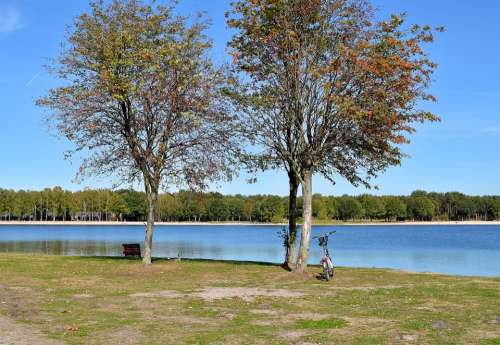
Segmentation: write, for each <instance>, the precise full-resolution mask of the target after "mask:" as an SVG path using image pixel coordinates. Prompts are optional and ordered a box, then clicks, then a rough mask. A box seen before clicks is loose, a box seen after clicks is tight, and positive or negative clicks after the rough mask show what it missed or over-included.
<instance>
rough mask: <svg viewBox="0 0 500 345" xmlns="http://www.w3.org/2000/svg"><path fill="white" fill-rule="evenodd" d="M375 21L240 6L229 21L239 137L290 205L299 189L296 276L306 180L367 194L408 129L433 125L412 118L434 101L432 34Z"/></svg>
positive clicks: (356, 3)
mask: <svg viewBox="0 0 500 345" xmlns="http://www.w3.org/2000/svg"><path fill="white" fill-rule="evenodd" d="M373 13H374V12H373V10H372V7H371V6H370V4H369V2H368V1H367V0H252V1H246V0H241V1H235V2H234V3H233V7H232V10H231V11H230V12H229V13H228V15H227V16H228V17H229V18H228V23H229V26H230V27H231V28H234V29H236V34H235V35H234V37H233V38H232V40H231V41H230V43H229V46H230V48H231V49H232V54H233V56H234V63H233V65H234V67H235V70H236V71H237V72H239V73H240V74H241V75H242V77H241V78H239V81H238V82H235V85H236V86H237V88H235V89H236V90H235V92H234V93H233V96H234V100H235V102H236V104H237V105H238V110H240V112H241V113H242V119H243V120H244V121H242V124H243V129H244V131H245V133H246V134H247V137H248V138H249V139H250V140H251V141H252V142H254V143H256V144H257V146H258V147H260V148H262V150H261V152H259V153H257V154H256V156H257V157H258V158H260V159H261V161H263V162H264V163H267V165H266V164H262V167H264V168H269V167H271V168H274V167H277V166H281V167H284V168H285V169H286V170H287V173H288V175H289V178H290V186H291V188H290V202H292V200H293V199H294V193H296V189H294V188H292V186H294V187H295V186H297V185H298V183H296V182H295V180H294V179H297V181H298V182H300V184H301V185H302V195H303V224H302V229H301V231H302V233H301V243H300V252H299V255H298V258H297V268H298V269H299V270H301V271H304V270H305V269H306V267H307V259H308V255H309V245H310V238H311V214H312V210H311V201H312V177H313V175H314V174H316V173H319V174H321V175H323V176H324V177H326V178H327V179H328V180H330V181H332V182H333V181H334V179H335V178H336V176H337V175H340V176H343V177H344V178H346V179H347V180H348V181H349V182H351V183H352V184H354V185H360V184H362V185H365V186H367V187H369V186H370V185H371V182H370V181H371V179H372V178H373V177H375V176H377V174H379V173H380V172H382V171H384V170H385V169H386V168H387V167H388V166H390V165H394V164H399V163H400V160H401V158H402V156H403V154H402V152H401V151H400V147H401V144H403V143H406V142H408V134H411V133H413V132H414V128H413V123H415V122H423V121H427V120H429V121H435V120H437V117H436V116H435V115H433V114H431V113H429V112H427V111H422V110H419V109H417V108H416V104H417V103H418V101H421V100H424V101H425V100H434V97H433V96H432V95H430V94H428V93H427V91H426V89H427V87H428V85H429V82H430V78H431V75H432V72H433V71H434V69H435V64H434V63H432V62H431V61H430V60H429V58H428V56H427V54H426V52H425V51H424V49H423V45H424V44H425V43H428V42H432V41H433V33H434V29H432V28H430V27H428V26H424V27H420V26H412V27H410V28H406V27H405V25H404V16H400V15H393V16H391V17H390V19H388V20H385V21H381V22H376V21H375V19H374V15H373ZM290 214H291V216H290V217H291V218H292V217H293V216H294V214H293V213H292V212H290ZM292 223H293V221H292V220H290V224H292ZM290 230H291V231H292V230H293V229H292V227H290ZM290 238H291V239H292V238H294V234H293V233H291V234H290ZM290 245H292V244H290Z"/></svg>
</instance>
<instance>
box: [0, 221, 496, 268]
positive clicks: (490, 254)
mask: <svg viewBox="0 0 500 345" xmlns="http://www.w3.org/2000/svg"><path fill="white" fill-rule="evenodd" d="M143 229H144V227H143V226H51V225H44V226H28V225H26V226H25V225H22V226H11V225H3V226H0V252H24V253H46V254H57V255H99V256H103V255H111V256H114V255H121V244H122V243H131V242H132V243H141V242H142V240H143ZM278 230H280V227H279V226H243V225H242V226H215V225H210V226H207V225H200V226H157V227H156V229H155V234H154V244H153V245H154V248H153V255H154V256H157V257H174V256H177V255H178V254H180V255H181V256H182V257H187V258H205V259H225V260H251V261H266V262H282V261H283V253H284V250H283V247H282V245H281V239H280V238H279V237H278V235H277V231H278ZM331 230H337V233H336V234H335V235H334V236H332V237H331V241H330V250H331V252H332V254H333V259H334V262H335V263H336V265H338V266H351V267H386V268H396V269H405V270H411V271H418V272H439V273H447V274H460V275H481V276H500V226H495V225H491V226H456V225H450V226H431V225H430V226H334V227H332V226H321V227H315V228H314V229H313V232H314V233H320V232H325V231H331ZM321 255H322V254H321V248H320V247H319V246H318V245H317V243H316V242H313V243H312V246H311V260H310V262H311V263H318V262H319V259H320V257H321Z"/></svg>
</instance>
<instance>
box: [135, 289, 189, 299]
mask: <svg viewBox="0 0 500 345" xmlns="http://www.w3.org/2000/svg"><path fill="white" fill-rule="evenodd" d="M184 296H186V294H183V293H181V292H178V291H174V290H163V291H153V292H140V293H134V294H132V295H130V297H157V298H182V297H184Z"/></svg>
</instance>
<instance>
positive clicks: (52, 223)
mask: <svg viewBox="0 0 500 345" xmlns="http://www.w3.org/2000/svg"><path fill="white" fill-rule="evenodd" d="M145 224H146V222H106V221H89V222H84V221H0V227H1V226H5V225H19V226H21V225H39V226H63V225H64V226H66V225H67V226H144V225H145ZM155 225H159V226H287V225H288V224H287V223H252V222H155ZM432 225H500V221H435V222H353V223H314V222H313V226H432Z"/></svg>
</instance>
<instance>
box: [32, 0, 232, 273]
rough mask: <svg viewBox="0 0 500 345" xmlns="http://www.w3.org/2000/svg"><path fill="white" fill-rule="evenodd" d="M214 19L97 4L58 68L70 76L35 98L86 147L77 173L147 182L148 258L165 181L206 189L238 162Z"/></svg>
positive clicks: (130, 4) (167, 9)
mask: <svg viewBox="0 0 500 345" xmlns="http://www.w3.org/2000/svg"><path fill="white" fill-rule="evenodd" d="M206 28H207V22H206V21H204V20H202V18H198V19H196V20H195V22H194V23H192V24H188V22H187V19H186V18H184V17H182V16H176V15H174V9H173V7H172V6H154V7H153V6H152V5H150V4H148V3H143V2H142V1H140V0H126V1H119V0H113V1H111V2H110V3H109V4H105V3H104V2H103V1H96V2H91V11H90V12H89V13H84V14H82V15H81V16H79V17H78V18H76V20H75V21H74V24H73V25H72V26H71V27H70V28H69V33H68V37H67V39H66V42H65V45H64V48H63V51H62V52H61V55H60V56H59V58H58V60H57V63H55V64H54V66H52V67H53V70H54V72H55V74H56V76H57V77H58V78H59V79H61V80H62V81H63V82H64V84H65V85H64V86H61V87H58V88H54V89H52V90H50V91H49V93H48V95H47V96H46V97H44V98H42V99H40V100H39V101H38V104H39V105H40V106H43V107H46V108H48V109H49V110H51V116H49V120H50V121H51V123H54V124H55V126H56V128H57V131H58V132H59V133H60V134H61V135H62V136H64V137H66V138H67V139H68V140H70V141H71V142H73V143H74V145H75V148H74V150H72V151H70V152H69V154H70V155H75V154H77V153H82V155H83V157H84V160H83V164H82V165H81V168H80V175H86V174H105V175H111V176H114V177H117V179H118V181H119V182H123V181H125V182H133V181H140V182H141V183H143V184H144V187H145V191H146V197H147V200H148V205H149V206H148V226H147V231H146V240H145V242H146V250H145V255H144V262H145V263H147V264H149V263H150V262H151V258H150V255H151V244H152V227H153V221H154V219H155V211H156V206H157V195H158V192H159V190H160V188H162V187H169V186H171V185H183V186H189V187H192V188H203V187H205V186H206V185H207V183H208V182H210V181H215V180H218V179H228V178H230V176H231V168H232V162H233V156H232V154H231V153H232V148H233V145H234V144H235V143H236V138H235V137H234V136H232V135H231V132H230V128H231V123H232V115H231V114H230V113H229V112H228V111H227V105H226V102H225V98H224V97H222V93H221V91H222V89H223V88H224V87H225V82H226V76H225V73H224V71H223V70H222V69H220V68H217V67H214V65H213V64H212V62H211V59H210V56H209V50H210V48H211V41H210V39H208V38H207V37H206V35H205V34H204V31H205V29H206Z"/></svg>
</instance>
